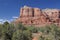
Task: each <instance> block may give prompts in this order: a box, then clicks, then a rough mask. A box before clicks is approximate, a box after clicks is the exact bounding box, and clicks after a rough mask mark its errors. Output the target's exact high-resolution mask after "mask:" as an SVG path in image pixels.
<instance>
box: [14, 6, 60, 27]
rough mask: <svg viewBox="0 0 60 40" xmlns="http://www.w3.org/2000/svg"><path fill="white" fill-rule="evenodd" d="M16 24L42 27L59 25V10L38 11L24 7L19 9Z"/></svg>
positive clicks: (37, 9) (38, 9)
mask: <svg viewBox="0 0 60 40" xmlns="http://www.w3.org/2000/svg"><path fill="white" fill-rule="evenodd" d="M15 22H16V23H22V24H23V25H34V26H43V25H47V24H48V25H50V24H52V23H54V24H56V25H60V10H59V9H48V8H47V9H42V10H41V9H40V8H32V7H28V6H24V7H22V8H21V9H20V16H19V18H17V19H16V21H15Z"/></svg>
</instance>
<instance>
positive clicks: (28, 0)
mask: <svg viewBox="0 0 60 40" xmlns="http://www.w3.org/2000/svg"><path fill="white" fill-rule="evenodd" d="M24 5H27V6H31V7H38V8H41V9H45V8H57V9H60V0H0V21H2V20H12V19H13V17H18V16H19V14H20V13H19V11H20V8H21V7H23V6H24Z"/></svg>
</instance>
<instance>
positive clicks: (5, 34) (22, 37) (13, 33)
mask: <svg viewBox="0 0 60 40" xmlns="http://www.w3.org/2000/svg"><path fill="white" fill-rule="evenodd" d="M34 33H35V34H38V33H42V34H41V35H39V38H38V40H60V27H59V26H57V25H55V24H51V25H46V26H45V27H39V28H38V27H34V26H27V27H25V26H24V25H22V24H21V23H19V24H13V23H8V22H4V24H0V40H32V39H33V36H32V35H34Z"/></svg>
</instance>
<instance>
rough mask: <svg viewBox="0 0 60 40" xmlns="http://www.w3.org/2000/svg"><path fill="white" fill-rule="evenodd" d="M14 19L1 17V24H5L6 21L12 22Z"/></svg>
mask: <svg viewBox="0 0 60 40" xmlns="http://www.w3.org/2000/svg"><path fill="white" fill-rule="evenodd" d="M13 20H14V19H9V20H7V19H0V24H3V23H4V22H6V21H7V22H9V23H10V22H12V21H13Z"/></svg>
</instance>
